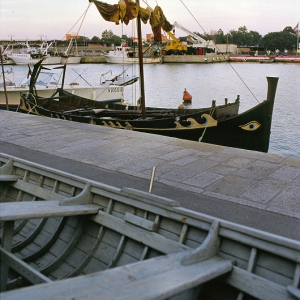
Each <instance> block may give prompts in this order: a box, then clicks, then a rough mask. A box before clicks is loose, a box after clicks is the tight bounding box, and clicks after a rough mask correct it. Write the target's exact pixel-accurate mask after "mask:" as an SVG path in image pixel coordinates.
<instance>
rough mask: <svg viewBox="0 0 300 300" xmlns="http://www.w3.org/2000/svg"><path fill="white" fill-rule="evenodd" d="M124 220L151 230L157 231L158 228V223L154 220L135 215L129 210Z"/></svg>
mask: <svg viewBox="0 0 300 300" xmlns="http://www.w3.org/2000/svg"><path fill="white" fill-rule="evenodd" d="M124 220H125V221H126V222H128V223H131V224H133V225H136V226H139V227H141V228H144V229H146V230H149V231H156V230H157V224H156V223H154V222H152V221H149V220H147V219H145V218H141V217H138V216H135V215H133V214H130V213H128V212H127V213H126V214H125V216H124Z"/></svg>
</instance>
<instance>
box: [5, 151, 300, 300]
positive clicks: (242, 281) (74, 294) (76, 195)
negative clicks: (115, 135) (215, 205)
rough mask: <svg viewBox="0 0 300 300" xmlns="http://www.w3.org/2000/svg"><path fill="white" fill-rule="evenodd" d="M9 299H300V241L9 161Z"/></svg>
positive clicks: (13, 159) (130, 191)
mask: <svg viewBox="0 0 300 300" xmlns="http://www.w3.org/2000/svg"><path fill="white" fill-rule="evenodd" d="M0 201H1V203H0V222H1V248H0V251H1V294H0V297H1V300H14V299H18V300H19V299H22V300H26V299H45V300H46V299H49V300H50V299H51V300H52V299H99V298H101V299H174V300H175V299H184V300H186V299H265V300H266V299H270V300H274V299H278V300H282V299H290V300H293V299H300V289H299V286H300V282H299V281H300V242H299V241H295V240H291V239H287V238H284V237H280V236H276V235H273V234H269V233H266V232H262V231H259V230H255V229H251V228H248V227H245V226H241V225H238V224H234V223H231V222H228V221H225V220H221V219H217V218H214V217H212V216H209V215H205V214H201V213H199V212H195V211H191V210H189V209H186V208H183V207H180V206H179V204H178V203H177V202H176V201H173V200H170V199H167V198H163V197H159V196H156V195H153V194H151V193H149V192H144V191H138V190H135V189H131V188H122V189H119V188H116V187H113V186H108V185H105V184H102V183H100V182H96V181H91V180H87V179H85V178H81V177H78V176H74V175H71V174H68V173H65V172H61V171H58V170H55V169H52V168H49V167H45V166H42V165H39V164H35V163H32V162H29V161H26V160H23V159H19V158H17V157H12V156H9V155H7V154H0Z"/></svg>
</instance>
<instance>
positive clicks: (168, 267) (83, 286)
mask: <svg viewBox="0 0 300 300" xmlns="http://www.w3.org/2000/svg"><path fill="white" fill-rule="evenodd" d="M181 258H182V253H177V254H171V255H165V256H161V257H157V258H153V259H149V260H146V261H143V262H138V263H134V264H129V265H126V266H122V267H118V268H114V269H109V270H106V271H103V272H98V273H94V274H89V275H86V276H79V277H77V278H73V279H66V280H61V281H59V282H52V283H50V284H43V285H36V286H33V287H29V288H26V289H23V290H22V294H21V295H20V291H18V290H16V291H11V292H6V293H3V294H1V300H19V299H20V296H22V300H27V299H33V298H36V299H44V300H50V299H51V300H52V299H56V300H59V299H66V297H67V298H68V299H96V298H99V295H100V298H101V299H106V300H109V299H113V300H117V299H120V300H121V299H122V300H127V299H128V300H129V299H130V300H132V299H135V300H139V299H166V298H169V297H172V296H174V295H176V294H180V293H182V292H184V291H187V290H189V289H191V288H193V287H196V286H198V285H200V284H202V283H204V282H207V281H209V280H212V279H214V278H216V277H218V276H221V275H223V274H226V273H228V272H230V271H231V270H232V262H231V261H228V260H222V259H220V258H218V257H213V258H211V259H209V260H207V261H204V262H201V263H197V264H194V265H190V266H182V265H181V264H180V261H181ZM87 287H88V288H87Z"/></svg>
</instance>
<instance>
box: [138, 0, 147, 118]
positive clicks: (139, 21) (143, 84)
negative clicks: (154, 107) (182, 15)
mask: <svg viewBox="0 0 300 300" xmlns="http://www.w3.org/2000/svg"><path fill="white" fill-rule="evenodd" d="M136 4H137V5H138V6H139V5H140V1H139V0H136ZM137 33H138V53H139V67H140V90H141V91H140V93H141V94H140V101H141V106H142V117H143V119H146V109H145V102H146V101H145V83H144V66H143V48H142V46H143V44H142V43H143V42H142V27H141V17H140V15H139V14H138V16H137Z"/></svg>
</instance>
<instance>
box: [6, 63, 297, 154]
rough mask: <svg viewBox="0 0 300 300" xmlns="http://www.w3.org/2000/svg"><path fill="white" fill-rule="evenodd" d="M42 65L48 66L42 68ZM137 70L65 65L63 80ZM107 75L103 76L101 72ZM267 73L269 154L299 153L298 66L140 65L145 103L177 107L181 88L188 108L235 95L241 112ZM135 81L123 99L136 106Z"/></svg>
mask: <svg viewBox="0 0 300 300" xmlns="http://www.w3.org/2000/svg"><path fill="white" fill-rule="evenodd" d="M47 67H48V66H47ZM4 70H5V71H7V72H8V73H10V74H6V76H7V77H9V78H10V79H12V80H13V81H14V82H15V83H19V82H20V81H21V80H22V79H23V78H24V76H26V74H27V73H28V66H5V67H4ZM124 70H126V72H127V74H129V75H131V74H135V75H138V74H139V67H138V65H131V66H130V65H119V64H106V63H104V64H79V65H68V66H67V75H66V81H67V83H68V82H77V83H79V84H80V85H86V84H87V83H88V84H90V85H92V86H93V85H96V84H99V82H100V78H101V75H102V74H105V73H107V72H109V71H111V73H112V74H113V75H118V74H120V73H121V72H122V71H124ZM106 76H107V78H108V77H109V76H108V75H106ZM267 76H274V77H279V81H278V87H277V93H276V98H275V104H274V111H273V121H272V132H271V140H270V147H269V153H273V154H281V155H285V156H294V157H300V118H299V113H300V84H299V83H300V81H299V78H300V65H299V64H293V63H272V64H271V63H268V64H267V63H253V62H252V63H230V64H229V63H211V64H153V65H149V64H147V65H144V77H145V98H146V105H147V106H159V107H168V108H177V107H178V106H179V105H180V104H181V103H182V96H183V91H184V89H185V88H186V90H187V91H188V92H189V93H190V94H191V95H192V96H193V99H192V103H191V104H190V106H191V107H194V108H199V107H208V106H210V105H211V101H212V100H216V103H217V105H219V104H223V103H224V98H228V101H229V102H231V101H234V100H235V99H236V97H237V95H240V101H241V106H240V112H243V111H245V110H247V109H249V108H251V107H252V106H254V105H256V104H257V103H258V102H261V101H263V100H264V99H265V98H266V95H267V80H266V77H267ZM138 97H139V83H136V84H133V85H131V86H127V87H125V99H124V100H125V103H128V104H136V101H137V99H138Z"/></svg>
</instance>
